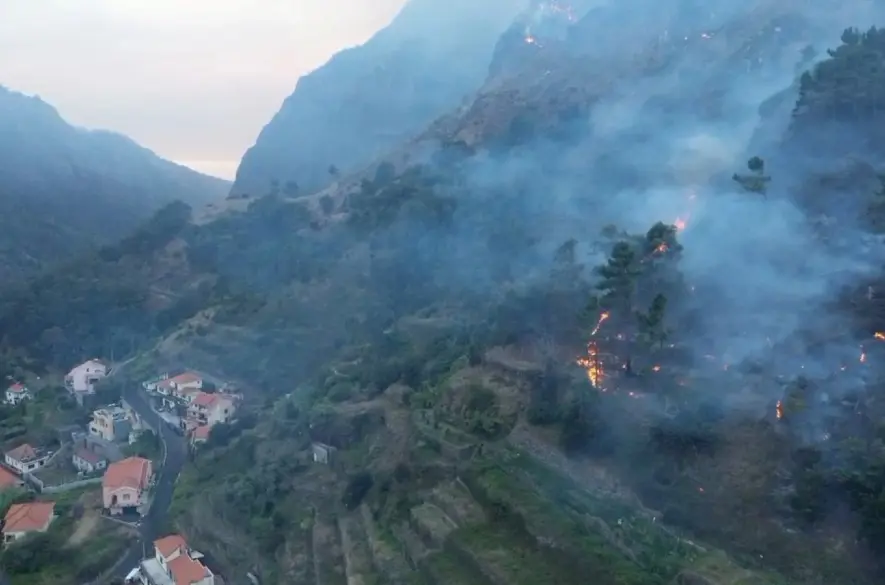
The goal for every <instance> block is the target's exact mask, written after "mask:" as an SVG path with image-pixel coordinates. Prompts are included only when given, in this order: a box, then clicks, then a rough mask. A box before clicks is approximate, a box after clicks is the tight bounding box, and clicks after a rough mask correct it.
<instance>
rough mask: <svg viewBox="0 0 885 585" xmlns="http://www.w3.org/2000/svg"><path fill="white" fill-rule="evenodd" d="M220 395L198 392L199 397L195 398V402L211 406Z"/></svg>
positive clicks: (198, 404) (199, 404)
mask: <svg viewBox="0 0 885 585" xmlns="http://www.w3.org/2000/svg"><path fill="white" fill-rule="evenodd" d="M217 399H218V397H217V396H216V395H215V394H210V393H209V392H200V393H199V394H197V397H196V398H194V402H193V403H194V404H195V405H197V406H203V407H206V408H208V407H210V406H212V403H213V402H215V401H216V400H217Z"/></svg>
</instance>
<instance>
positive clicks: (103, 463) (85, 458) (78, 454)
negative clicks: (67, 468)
mask: <svg viewBox="0 0 885 585" xmlns="http://www.w3.org/2000/svg"><path fill="white" fill-rule="evenodd" d="M71 463H72V464H73V465H74V467H76V468H77V470H78V471H82V472H83V473H95V472H96V471H101V470H102V469H105V468H107V466H108V460H107V458H106V457H105V456H104V455H101V454H99V453H96V452H95V451H93V450H91V449H89V448H87V447H78V448H77V449H74V454H73V455H72V456H71Z"/></svg>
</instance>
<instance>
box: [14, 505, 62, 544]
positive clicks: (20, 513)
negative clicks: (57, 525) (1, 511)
mask: <svg viewBox="0 0 885 585" xmlns="http://www.w3.org/2000/svg"><path fill="white" fill-rule="evenodd" d="M53 520H55V502H27V503H24V504H13V505H12V506H10V507H9V510H8V511H7V512H6V517H5V518H4V519H3V542H13V541H16V540H18V539H19V538H23V537H25V536H27V535H28V534H32V533H34V532H46V531H47V530H48V529H49V525H50V524H52V521H53Z"/></svg>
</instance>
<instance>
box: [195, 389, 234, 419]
mask: <svg viewBox="0 0 885 585" xmlns="http://www.w3.org/2000/svg"><path fill="white" fill-rule="evenodd" d="M235 412H236V403H235V402H234V398H233V396H229V395H227V394H221V393H217V392H216V393H209V392H197V393H196V394H195V395H194V396H193V399H192V400H191V401H190V405H189V406H188V407H187V414H188V416H189V417H191V418H193V419H194V420H196V421H198V422H199V423H200V424H207V425H209V426H210V427H211V426H213V425H216V424H218V423H226V422H230V420H231V419H232V418H233V416H234V413H235Z"/></svg>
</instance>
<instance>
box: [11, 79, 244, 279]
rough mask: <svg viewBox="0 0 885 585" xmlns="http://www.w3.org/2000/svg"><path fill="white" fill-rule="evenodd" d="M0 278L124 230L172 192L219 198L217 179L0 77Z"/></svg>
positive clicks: (28, 271)
mask: <svg viewBox="0 0 885 585" xmlns="http://www.w3.org/2000/svg"><path fill="white" fill-rule="evenodd" d="M0 159H2V160H3V163H4V165H3V168H2V169H0V209H2V213H0V215H2V216H3V217H5V218H13V217H15V218H16V220H15V221H11V222H8V223H7V225H4V226H3V229H2V230H0V232H2V237H0V250H2V254H3V256H4V258H0V278H2V279H3V280H13V279H16V278H20V277H22V276H27V275H32V274H35V273H36V272H38V271H40V270H42V269H43V268H44V267H46V266H49V265H51V264H54V263H56V262H57V261H63V260H65V259H70V258H72V257H73V256H74V255H76V254H78V253H83V252H85V251H87V250H89V249H94V248H96V247H97V246H99V245H102V244H106V243H110V242H112V241H113V240H114V239H117V238H122V237H123V236H124V235H126V234H128V233H129V232H130V231H131V230H132V229H134V228H135V227H136V226H137V225H138V223H139V222H140V221H142V220H144V219H146V218H147V217H148V216H149V215H150V213H151V212H152V211H155V210H156V209H158V208H159V207H160V206H162V205H163V204H166V203H169V202H171V201H173V200H175V199H182V200H185V201H190V202H191V203H194V204H202V203H204V202H207V201H210V200H214V199H216V198H221V197H223V196H224V194H225V192H226V191H227V188H228V183H227V182H226V181H224V180H222V179H217V178H215V177H210V176H208V175H203V174H201V173H197V172H196V171H193V170H191V169H188V168H187V167H184V166H182V165H179V164H177V163H173V162H170V161H166V160H163V159H161V158H160V157H158V156H157V155H156V154H155V153H153V152H152V151H150V150H149V149H146V148H144V147H142V146H140V145H138V144H137V143H135V142H134V141H133V140H132V139H130V138H128V137H125V136H123V135H121V134H117V133H114V132H110V131H106V130H86V129H83V128H77V127H74V126H71V125H70V124H68V123H67V122H66V121H65V120H64V118H62V116H61V114H59V112H58V111H57V110H56V109H55V108H54V107H52V106H51V105H50V104H48V103H46V102H45V101H43V100H42V99H40V98H38V97H32V96H27V95H25V94H22V93H19V92H15V91H13V90H10V89H7V88H4V87H2V86H0Z"/></svg>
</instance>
